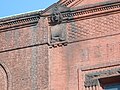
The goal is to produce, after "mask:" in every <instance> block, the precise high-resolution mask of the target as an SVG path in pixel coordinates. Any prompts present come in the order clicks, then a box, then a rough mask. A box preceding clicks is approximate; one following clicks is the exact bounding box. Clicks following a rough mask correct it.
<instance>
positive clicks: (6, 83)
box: [0, 62, 10, 90]
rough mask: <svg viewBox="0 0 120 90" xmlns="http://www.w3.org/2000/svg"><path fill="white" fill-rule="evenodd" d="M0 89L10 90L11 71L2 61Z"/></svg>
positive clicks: (0, 64) (0, 65) (0, 66)
mask: <svg viewBox="0 0 120 90" xmlns="http://www.w3.org/2000/svg"><path fill="white" fill-rule="evenodd" d="M0 84H2V85H0V90H10V73H9V70H8V68H7V67H6V65H5V64H4V63H1V62H0Z"/></svg>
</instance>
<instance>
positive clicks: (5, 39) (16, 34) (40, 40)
mask: <svg viewBox="0 0 120 90" xmlns="http://www.w3.org/2000/svg"><path fill="white" fill-rule="evenodd" d="M47 31H48V30H47V24H46V20H45V18H41V19H40V20H39V22H38V24H37V25H36V26H30V27H26V28H21V29H16V30H10V31H6V32H1V33H0V42H1V43H0V51H5V50H10V49H16V48H22V47H28V46H33V45H36V44H44V43H47V39H48V37H47V36H48V34H47Z"/></svg>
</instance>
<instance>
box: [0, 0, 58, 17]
mask: <svg viewBox="0 0 120 90" xmlns="http://www.w3.org/2000/svg"><path fill="white" fill-rule="evenodd" d="M57 1H58V0H0V18H3V17H8V16H14V15H16V14H20V13H25V12H31V11H36V10H42V9H45V8H47V7H48V6H50V5H52V4H53V3H55V2H57Z"/></svg>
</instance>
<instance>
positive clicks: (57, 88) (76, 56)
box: [49, 14, 120, 90]
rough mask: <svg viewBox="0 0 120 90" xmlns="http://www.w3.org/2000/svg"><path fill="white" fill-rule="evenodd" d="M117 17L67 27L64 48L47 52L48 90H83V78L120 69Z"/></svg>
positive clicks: (73, 23) (112, 16) (97, 19)
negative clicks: (48, 64) (91, 74)
mask: <svg viewBox="0 0 120 90" xmlns="http://www.w3.org/2000/svg"><path fill="white" fill-rule="evenodd" d="M119 15H120V14H113V15H107V16H103V17H97V18H91V19H86V20H81V21H76V22H72V23H69V24H68V26H67V27H68V42H69V43H68V45H67V46H61V47H56V48H51V49H50V57H49V58H50V87H51V90H84V89H85V87H84V82H85V74H87V73H90V72H93V73H94V72H101V71H103V70H110V69H111V68H118V67H120V57H119V56H120V42H119V40H120V38H119V37H120V35H119V26H120V23H119V19H120V18H119ZM90 88H91V89H90V90H95V87H90ZM92 88H93V89H92ZM96 88H99V89H97V90H103V89H102V88H101V87H98V86H96Z"/></svg>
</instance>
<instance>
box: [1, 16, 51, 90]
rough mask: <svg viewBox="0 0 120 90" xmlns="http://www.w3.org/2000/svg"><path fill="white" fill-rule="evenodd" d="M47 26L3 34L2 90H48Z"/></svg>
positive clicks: (40, 23) (43, 20)
mask: <svg viewBox="0 0 120 90" xmlns="http://www.w3.org/2000/svg"><path fill="white" fill-rule="evenodd" d="M46 25H47V24H45V18H41V19H40V20H39V22H38V24H37V25H36V26H31V27H26V28H21V29H16V30H11V31H6V32H1V33H0V42H1V43H0V90H48V85H49V84H48V83H49V75H48V74H49V69H48V66H49V65H48V64H49V62H48V45H47V44H46V43H47V39H48V37H47V36H48V34H47V26H46Z"/></svg>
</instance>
